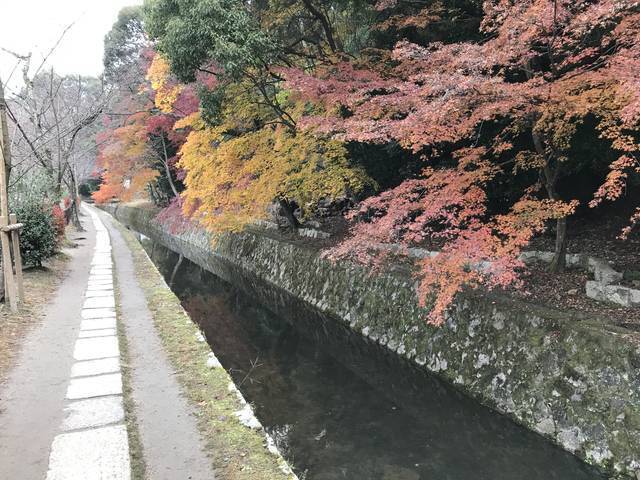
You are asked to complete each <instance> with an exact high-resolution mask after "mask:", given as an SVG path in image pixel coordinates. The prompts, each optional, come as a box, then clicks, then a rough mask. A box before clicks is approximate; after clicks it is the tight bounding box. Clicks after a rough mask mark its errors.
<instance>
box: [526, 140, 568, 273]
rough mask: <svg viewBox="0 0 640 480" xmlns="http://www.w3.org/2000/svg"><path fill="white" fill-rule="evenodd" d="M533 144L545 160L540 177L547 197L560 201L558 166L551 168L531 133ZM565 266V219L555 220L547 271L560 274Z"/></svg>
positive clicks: (541, 143)
mask: <svg viewBox="0 0 640 480" xmlns="http://www.w3.org/2000/svg"><path fill="white" fill-rule="evenodd" d="M533 144H534V146H535V148H536V152H537V153H538V154H539V155H542V156H543V157H544V159H545V162H546V164H545V166H544V167H543V168H542V176H543V178H544V186H545V188H546V190H547V195H548V196H549V198H550V199H551V200H560V196H559V195H558V192H557V191H556V181H557V180H558V171H559V168H560V167H559V166H558V165H556V166H555V168H552V166H551V158H550V155H549V154H547V152H546V150H545V148H544V144H543V142H542V139H541V138H540V136H539V135H538V134H536V133H535V132H534V133H533ZM566 266H567V217H562V218H559V219H558V220H556V244H555V250H554V254H553V259H552V260H551V264H550V265H549V271H551V272H561V271H563V270H564V269H565V267H566Z"/></svg>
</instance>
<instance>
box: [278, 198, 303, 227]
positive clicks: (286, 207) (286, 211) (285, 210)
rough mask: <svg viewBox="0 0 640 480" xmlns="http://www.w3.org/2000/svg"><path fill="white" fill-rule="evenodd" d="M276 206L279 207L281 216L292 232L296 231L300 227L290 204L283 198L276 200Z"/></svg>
mask: <svg viewBox="0 0 640 480" xmlns="http://www.w3.org/2000/svg"><path fill="white" fill-rule="evenodd" d="M278 204H279V205H280V210H281V212H282V216H283V217H284V218H285V219H286V220H287V224H288V225H289V226H290V227H291V228H293V229H294V230H297V229H298V227H299V226H300V222H298V219H297V218H296V217H295V215H294V214H293V208H291V204H290V203H289V202H288V201H287V200H285V199H283V198H280V199H278Z"/></svg>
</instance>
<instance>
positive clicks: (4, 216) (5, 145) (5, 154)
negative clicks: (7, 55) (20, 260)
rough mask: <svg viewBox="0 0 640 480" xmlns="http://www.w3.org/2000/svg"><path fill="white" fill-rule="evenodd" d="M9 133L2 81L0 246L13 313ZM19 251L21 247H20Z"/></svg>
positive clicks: (6, 295) (15, 299) (15, 305)
mask: <svg viewBox="0 0 640 480" xmlns="http://www.w3.org/2000/svg"><path fill="white" fill-rule="evenodd" d="M8 138H9V133H8V132H7V104H6V101H5V99H4V88H3V86H2V81H0V141H1V144H0V227H2V229H3V231H2V232H0V244H1V247H2V270H3V272H4V298H5V301H7V300H8V303H9V305H10V307H11V311H12V312H17V311H18V296H17V294H16V284H15V278H14V276H13V262H12V261H11V247H10V242H9V239H10V237H11V233H9V232H7V231H5V230H4V228H6V227H7V226H8V225H9V195H8V193H7V183H8V182H7V172H6V167H7V165H11V156H10V155H11V153H10V152H9V142H8ZM18 250H20V247H19V246H18Z"/></svg>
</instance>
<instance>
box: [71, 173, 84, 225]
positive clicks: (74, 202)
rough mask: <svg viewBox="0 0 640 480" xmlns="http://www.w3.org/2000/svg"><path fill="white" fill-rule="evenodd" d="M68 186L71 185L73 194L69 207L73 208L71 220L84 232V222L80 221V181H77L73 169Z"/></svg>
mask: <svg viewBox="0 0 640 480" xmlns="http://www.w3.org/2000/svg"><path fill="white" fill-rule="evenodd" d="M67 186H68V187H69V195H70V196H71V205H70V207H69V208H71V216H70V217H71V222H72V223H73V226H74V227H75V228H76V230H78V231H79V232H83V231H84V228H82V223H80V209H79V208H78V207H79V205H78V204H79V199H80V197H79V195H78V183H77V182H76V176H75V173H74V172H73V170H72V171H71V172H70V175H69V183H68V185H67Z"/></svg>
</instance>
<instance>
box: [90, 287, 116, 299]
mask: <svg viewBox="0 0 640 480" xmlns="http://www.w3.org/2000/svg"><path fill="white" fill-rule="evenodd" d="M84 296H85V297H87V298H89V297H113V290H111V289H109V290H87V291H86V293H85V294H84Z"/></svg>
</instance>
